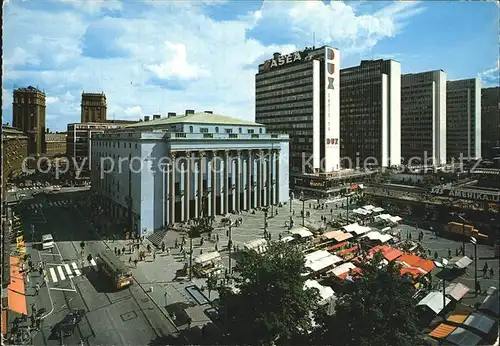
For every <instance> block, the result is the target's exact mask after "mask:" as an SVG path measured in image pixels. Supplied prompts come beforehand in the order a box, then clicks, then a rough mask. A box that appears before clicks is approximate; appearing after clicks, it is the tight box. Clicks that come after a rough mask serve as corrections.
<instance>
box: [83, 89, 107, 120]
mask: <svg viewBox="0 0 500 346" xmlns="http://www.w3.org/2000/svg"><path fill="white" fill-rule="evenodd" d="M81 107H82V117H81V122H82V123H99V122H104V121H106V116H107V115H106V112H107V105H106V95H105V94H104V93H100V94H99V93H82V105H81Z"/></svg>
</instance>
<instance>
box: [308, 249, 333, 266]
mask: <svg viewBox="0 0 500 346" xmlns="http://www.w3.org/2000/svg"><path fill="white" fill-rule="evenodd" d="M330 255H331V254H330V253H329V252H328V251H326V250H318V251H314V252H311V253H308V254H307V255H305V256H304V258H305V260H306V263H308V262H314V261H317V260H319V259H321V258H323V257H328V256H330Z"/></svg>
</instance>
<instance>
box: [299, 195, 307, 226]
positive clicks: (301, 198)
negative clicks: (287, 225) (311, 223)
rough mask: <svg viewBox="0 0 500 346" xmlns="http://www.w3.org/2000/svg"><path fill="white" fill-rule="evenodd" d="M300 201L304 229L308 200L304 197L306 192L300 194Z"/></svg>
mask: <svg viewBox="0 0 500 346" xmlns="http://www.w3.org/2000/svg"><path fill="white" fill-rule="evenodd" d="M300 200H301V201H302V227H305V226H306V221H305V217H306V199H305V197H304V191H301V192H300Z"/></svg>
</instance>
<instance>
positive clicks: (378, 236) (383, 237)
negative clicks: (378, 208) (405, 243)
mask: <svg viewBox="0 0 500 346" xmlns="http://www.w3.org/2000/svg"><path fill="white" fill-rule="evenodd" d="M363 238H368V239H370V240H378V241H380V242H382V243H386V242H388V241H389V240H391V239H392V236H391V235H389V234H382V233H380V232H377V231H371V232H368V233H367V234H365V235H364V236H363Z"/></svg>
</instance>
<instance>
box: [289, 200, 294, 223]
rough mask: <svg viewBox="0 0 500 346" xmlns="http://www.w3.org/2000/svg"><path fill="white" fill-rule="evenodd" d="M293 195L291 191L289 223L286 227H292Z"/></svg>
mask: <svg viewBox="0 0 500 346" xmlns="http://www.w3.org/2000/svg"><path fill="white" fill-rule="evenodd" d="M293 197H294V193H293V192H291V193H290V225H288V229H292V223H293V221H292V203H293Z"/></svg>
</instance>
